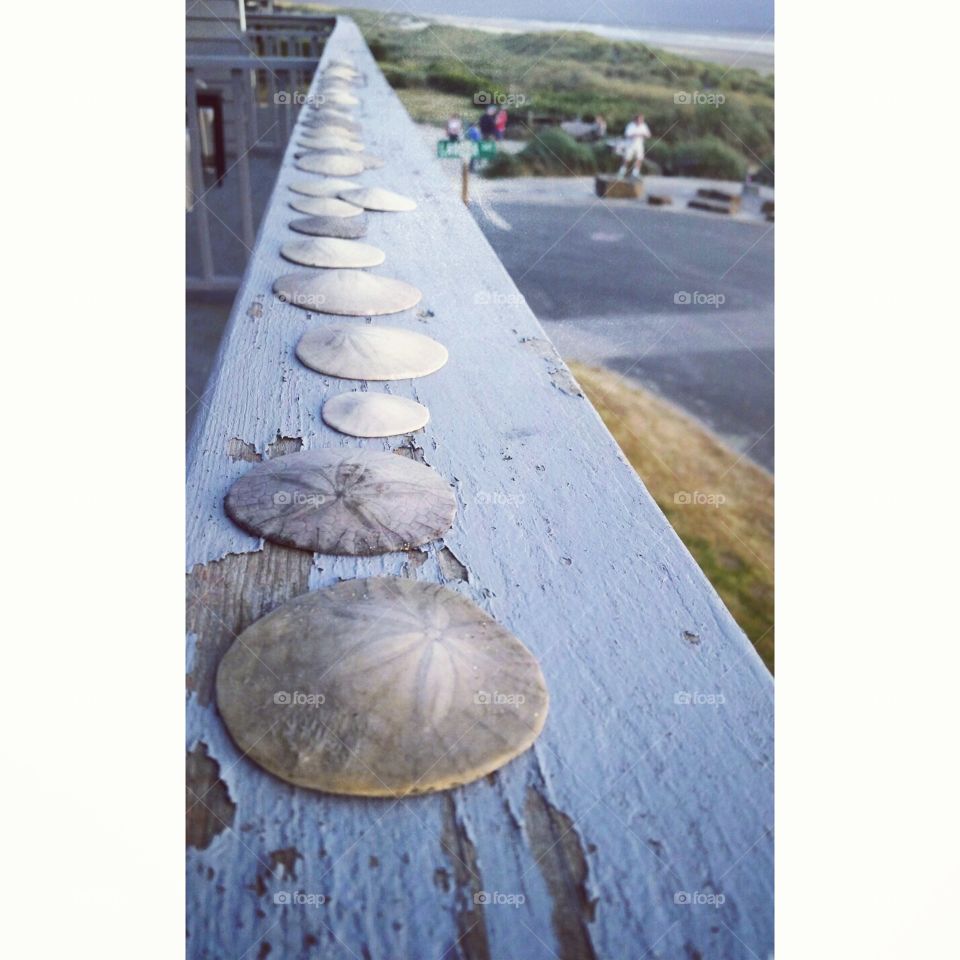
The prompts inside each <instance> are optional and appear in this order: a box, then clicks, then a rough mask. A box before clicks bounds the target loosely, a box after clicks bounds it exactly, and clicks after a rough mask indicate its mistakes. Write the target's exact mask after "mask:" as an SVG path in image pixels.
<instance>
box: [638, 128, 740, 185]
mask: <svg viewBox="0 0 960 960" xmlns="http://www.w3.org/2000/svg"><path fill="white" fill-rule="evenodd" d="M650 157H651V159H652V160H654V161H655V162H656V163H659V164H660V165H661V166H662V167H663V168H664V170H665V171H666V172H667V173H668V174H671V175H673V176H677V177H710V178H712V179H715V180H742V179H743V177H744V175H745V173H746V170H747V164H746V161H745V160H744V159H743V156H742V155H741V154H739V153H738V152H737V151H736V150H734V149H733V147H731V146H730V145H729V144H726V143H724V142H723V141H722V140H720V139H719V138H717V137H702V138H701V139H699V140H688V141H685V142H683V143H678V144H677V145H676V146H674V147H668V146H667V145H666V144H663V143H658V144H656V145H655V146H654V147H653V148H652V149H651V150H650Z"/></svg>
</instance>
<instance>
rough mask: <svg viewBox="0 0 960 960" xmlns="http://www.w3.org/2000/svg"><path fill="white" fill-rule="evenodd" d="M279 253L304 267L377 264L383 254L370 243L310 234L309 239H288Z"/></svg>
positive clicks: (382, 259)
mask: <svg viewBox="0 0 960 960" xmlns="http://www.w3.org/2000/svg"><path fill="white" fill-rule="evenodd" d="M280 255H281V256H282V257H284V258H285V259H287V260H290V261H292V262H293V263H300V264H303V266H305V267H326V268H328V269H330V268H335V267H344V268H348V269H357V268H360V267H376V266H379V265H380V264H381V263H383V261H384V260H385V259H386V254H384V252H383V251H382V250H381V249H380V248H379V247H374V246H373V245H371V244H369V243H358V242H357V241H356V240H341V239H338V238H336V237H312V238H311V239H309V240H288V241H287V242H286V243H284V244H283V245H282V246H281V247H280Z"/></svg>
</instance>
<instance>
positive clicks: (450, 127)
mask: <svg viewBox="0 0 960 960" xmlns="http://www.w3.org/2000/svg"><path fill="white" fill-rule="evenodd" d="M462 134H463V121H462V120H461V119H460V118H459V117H458V116H457V115H456V114H455V113H454V114H451V115H450V119H449V120H447V139H448V140H449V141H450V142H451V143H459V142H460V137H461V135H462Z"/></svg>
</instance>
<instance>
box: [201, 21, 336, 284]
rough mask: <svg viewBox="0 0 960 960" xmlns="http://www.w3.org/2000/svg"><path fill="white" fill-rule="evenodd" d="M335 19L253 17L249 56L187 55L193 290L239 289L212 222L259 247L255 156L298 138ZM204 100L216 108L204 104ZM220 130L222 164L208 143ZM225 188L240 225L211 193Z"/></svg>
mask: <svg viewBox="0 0 960 960" xmlns="http://www.w3.org/2000/svg"><path fill="white" fill-rule="evenodd" d="M335 22H336V21H335V20H334V19H333V18H322V17H295V16H271V15H249V16H248V17H247V32H246V34H245V35H244V39H245V41H246V43H247V45H248V49H249V53H247V54H241V55H238V56H234V55H228V56H223V55H215V54H197V55H188V56H187V58H186V123H187V135H188V166H187V178H188V183H187V198H188V199H187V210H188V214H187V216H188V239H187V245H188V254H192V256H190V257H189V261H190V263H191V264H192V265H193V270H191V269H190V266H189V265H188V272H187V290H188V292H192V291H231V290H235V289H236V288H237V287H238V286H239V283H240V276H241V274H242V268H241V269H240V270H239V271H236V272H234V271H227V272H225V271H224V270H223V269H222V267H220V268H218V264H217V256H216V254H217V249H216V247H217V245H216V243H215V242H214V239H213V233H212V230H211V227H212V220H211V218H214V219H216V220H219V221H220V223H221V224H223V227H224V229H225V231H226V233H227V235H228V236H230V235H232V238H235V240H236V242H237V243H239V244H242V245H243V247H244V248H246V250H247V251H249V250H250V249H252V247H253V241H254V236H255V233H256V216H255V210H254V203H253V191H252V181H251V157H252V156H255V155H256V156H263V155H267V156H271V155H273V156H276V157H277V158H278V159H279V157H280V155H281V154H282V152H283V150H284V148H285V147H286V144H287V142H288V141H289V139H290V133H291V130H292V129H293V124H294V120H295V113H294V110H295V108H297V106H298V102H299V98H300V96H301V95H302V94H303V93H305V92H306V90H307V89H309V86H310V82H311V79H312V77H313V73H314V71H315V70H316V66H317V63H318V62H319V59H320V55H321V53H322V51H323V45H324V42H325V39H326V37H327V36H329V34H330V31H331V30H332V29H333V26H334V24H335ZM201 99H202V100H204V103H205V104H208V105H206V106H201V104H200V102H199V101H200V100H201ZM211 101H212V102H213V106H210V105H209V104H210V102H211ZM211 128H213V129H211ZM213 130H215V131H216V133H217V136H216V138H215V139H216V142H217V157H216V164H215V165H213V164H212V163H211V161H212V159H213V158H211V157H210V156H209V155H206V154H205V151H204V144H205V143H209V142H211V141H212V140H213V139H214V137H213ZM211 166H214V169H212V170H210V169H209V168H210V167H211ZM223 187H225V188H226V189H227V190H230V191H231V193H232V196H233V198H234V199H233V202H231V203H230V204H229V205H228V206H229V208H230V209H231V211H232V210H237V211H239V224H238V225H231V224H226V223H223V217H221V216H220V215H218V214H217V213H216V212H215V211H214V210H213V209H212V208H211V199H212V198H211V195H210V194H211V191H212V190H213V189H221V188H223ZM191 221H192V222H191ZM234 226H236V229H235V228H234ZM221 259H223V258H222V257H221ZM234 259H236V258H234ZM198 271H199V272H198Z"/></svg>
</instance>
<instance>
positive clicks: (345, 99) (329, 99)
mask: <svg viewBox="0 0 960 960" xmlns="http://www.w3.org/2000/svg"><path fill="white" fill-rule="evenodd" d="M323 98H324V102H325V103H332V104H333V105H334V106H335V107H355V106H357V104H358V103H360V101H359V100H358V99H357V98H356V97H355V96H354V95H353V94H352V93H347V92H346V91H345V90H331V91H328V92H324V94H323Z"/></svg>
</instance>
